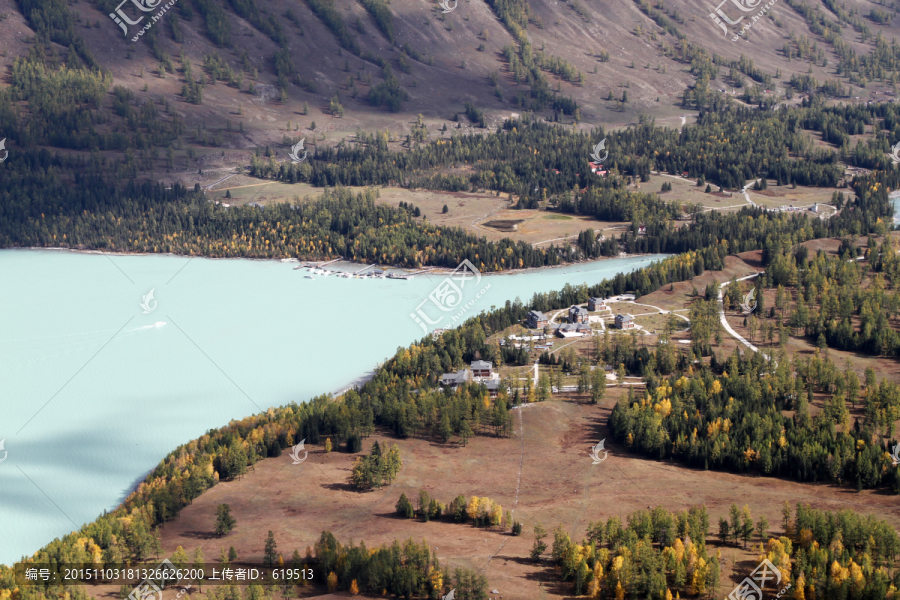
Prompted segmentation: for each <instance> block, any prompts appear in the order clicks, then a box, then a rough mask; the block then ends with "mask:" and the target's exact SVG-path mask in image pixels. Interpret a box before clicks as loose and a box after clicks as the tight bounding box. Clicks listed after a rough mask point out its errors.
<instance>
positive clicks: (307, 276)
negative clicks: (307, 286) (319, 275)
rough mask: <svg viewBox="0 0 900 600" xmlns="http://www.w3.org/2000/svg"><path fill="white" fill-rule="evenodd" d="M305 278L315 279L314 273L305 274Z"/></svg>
mask: <svg viewBox="0 0 900 600" xmlns="http://www.w3.org/2000/svg"><path fill="white" fill-rule="evenodd" d="M303 277H304V279H315V277H313V276H312V275H304V276H303Z"/></svg>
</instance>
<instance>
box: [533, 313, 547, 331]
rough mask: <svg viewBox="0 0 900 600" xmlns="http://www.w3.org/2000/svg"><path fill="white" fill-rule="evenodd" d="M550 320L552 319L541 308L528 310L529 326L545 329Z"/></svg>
mask: <svg viewBox="0 0 900 600" xmlns="http://www.w3.org/2000/svg"><path fill="white" fill-rule="evenodd" d="M549 322H550V320H549V319H548V318H547V315H545V314H544V313H542V312H541V311H539V310H532V311H529V312H528V327H530V328H531V329H543V328H544V327H546V326H547V323H549Z"/></svg>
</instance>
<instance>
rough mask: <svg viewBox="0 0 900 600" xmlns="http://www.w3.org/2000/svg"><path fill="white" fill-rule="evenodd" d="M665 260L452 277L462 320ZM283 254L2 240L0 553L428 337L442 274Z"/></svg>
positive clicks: (4, 557)
mask: <svg viewBox="0 0 900 600" xmlns="http://www.w3.org/2000/svg"><path fill="white" fill-rule="evenodd" d="M660 258H662V256H652V257H637V258H620V259H612V260H606V261H599V262H594V263H589V264H580V265H574V266H571V267H565V268H559V269H545V270H538V271H528V272H523V273H518V274H515V275H486V276H484V277H482V278H481V280H480V282H478V283H477V284H475V283H474V282H471V281H470V282H469V284H468V285H466V286H465V287H464V289H463V290H462V291H463V298H464V299H465V301H466V302H469V301H472V300H475V304H474V305H473V306H472V307H471V308H470V310H469V312H468V313H467V314H466V315H465V316H466V318H467V317H468V316H471V315H473V314H475V313H477V312H480V311H481V310H485V309H490V307H491V306H492V305H496V306H501V305H502V304H503V303H505V302H506V300H513V299H515V298H516V297H519V298H521V299H522V301H523V302H528V301H529V300H530V298H531V296H532V294H533V293H534V292H535V291H549V290H554V289H560V288H561V287H562V286H563V285H564V284H566V283H570V284H573V285H577V284H580V283H588V284H593V283H597V282H599V281H601V280H603V279H604V278H607V277H610V276H612V275H614V274H616V273H617V272H620V271H623V272H624V271H630V270H633V269H635V268H639V267H643V266H646V265H648V264H650V262H651V261H652V260H656V259H660ZM294 266H296V263H280V262H276V261H251V260H209V259H203V258H196V259H189V258H181V257H173V256H159V255H151V256H104V255H96V254H77V253H72V252H64V251H41V250H3V251H0V274H2V277H0V282H2V285H0V307H2V311H0V440H5V449H3V450H0V461H2V462H0V540H3V544H0V563H5V564H11V563H12V562H13V561H15V560H18V559H19V558H20V557H22V556H23V555H30V554H31V553H33V552H34V551H36V550H38V549H39V548H40V547H42V546H44V545H45V544H46V543H48V542H49V541H51V540H52V539H53V538H55V537H59V536H61V535H64V534H65V533H67V532H69V531H72V530H73V529H76V528H77V527H80V526H81V525H82V524H83V523H85V522H89V521H91V520H93V519H94V518H96V516H97V515H98V514H100V513H101V512H102V511H103V510H109V509H113V508H114V507H116V506H117V505H118V504H119V503H120V502H121V501H122V500H123V499H124V497H125V496H126V495H127V494H128V493H129V492H130V491H131V490H132V489H133V488H134V486H135V485H136V483H137V482H139V481H140V480H142V479H143V478H144V477H145V476H146V474H147V473H148V472H149V471H150V470H151V469H152V468H154V467H155V466H156V465H157V464H158V463H159V461H160V460H161V459H162V458H163V457H165V455H166V454H167V453H168V452H169V451H171V450H173V449H174V448H175V447H177V446H178V445H179V444H182V443H184V442H187V441H189V440H191V439H194V438H196V437H199V436H200V435H202V434H203V433H204V432H206V431H207V430H208V429H210V428H215V427H220V426H222V425H225V424H227V423H228V421H229V420H231V419H240V418H242V417H245V416H247V415H250V414H253V413H256V412H260V411H261V410H265V409H266V408H268V407H270V406H279V405H283V404H286V403H289V402H291V401H297V402H303V401H305V400H307V399H309V398H310V397H312V396H315V395H317V394H321V393H325V392H335V391H337V390H340V389H344V388H346V387H347V386H348V385H350V384H352V383H353V382H354V381H357V380H358V379H359V378H360V377H363V376H365V375H366V374H367V373H368V372H370V371H371V369H373V368H374V367H375V366H376V364H377V363H379V362H380V361H383V360H384V359H385V358H387V357H390V356H392V355H393V354H394V352H395V351H396V350H397V348H398V347H400V346H407V345H409V344H410V343H411V342H413V341H415V340H416V339H419V338H421V337H422V335H423V331H422V329H421V328H420V326H419V325H418V324H417V323H416V322H415V321H414V320H413V319H412V318H410V313H412V312H415V311H416V309H417V307H419V305H420V303H421V302H422V301H423V300H426V304H425V305H422V307H421V310H422V311H423V312H424V313H425V314H426V316H428V318H429V319H431V320H432V321H434V320H436V319H437V317H438V316H439V315H440V314H442V313H440V311H438V310H437V309H436V308H435V306H434V305H433V304H431V302H430V301H428V300H427V299H428V298H429V294H430V293H431V292H432V290H434V288H435V286H436V285H438V284H439V283H440V282H441V281H442V280H443V279H444V277H443V276H430V277H429V276H417V277H416V278H415V279H412V280H408V281H391V280H360V279H343V278H336V277H327V278H323V277H316V278H315V279H314V280H310V279H306V278H305V277H304V275H305V274H306V271H305V270H302V271H295V270H293V267H294ZM487 286H489V288H488V289H486V290H485V291H484V292H483V293H482V295H481V297H480V298H478V299H477V300H476V299H475V298H476V296H477V295H478V293H479V292H481V291H482V290H484V288H485V287H487ZM150 290H153V298H147V299H146V301H145V299H144V296H145V295H146V294H148V292H150ZM142 304H143V306H142ZM146 309H151V310H150V311H149V312H145V310H146ZM450 314H452V313H450ZM448 320H449V319H448V318H447V317H445V318H444V319H443V322H441V323H438V324H435V325H434V326H431V327H429V330H431V329H433V328H434V327H437V326H445V325H446V323H447V321H448Z"/></svg>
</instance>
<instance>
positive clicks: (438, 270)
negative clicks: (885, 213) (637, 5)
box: [0, 192, 900, 277]
mask: <svg viewBox="0 0 900 600" xmlns="http://www.w3.org/2000/svg"><path fill="white" fill-rule="evenodd" d="M898 193H900V192H898ZM0 250H48V251H50V250H52V251H56V252H71V253H73V254H87V255H95V256H169V257H173V258H188V259H193V258H205V259H207V260H251V261H259V262H278V263H281V262H284V263H285V264H292V263H293V262H295V261H296V262H298V263H304V262H306V263H319V264H321V263H326V262H341V263H345V264H353V265H359V266H361V267H365V266H369V265H368V264H367V263H361V262H356V261H353V260H345V259H343V258H338V259H326V260H321V261H314V260H300V259H299V258H293V257H283V258H255V257H247V256H232V257H221V258H220V257H212V256H205V255H201V254H197V255H190V254H175V253H172V252H106V251H104V250H81V249H78V248H63V247H59V246H54V247H50V248H44V247H40V246H28V247H12V248H0ZM660 254H664V253H659V252H657V253H653V252H651V253H647V254H625V253H622V254H619V255H618V256H604V257H601V258H595V259H591V260H578V261H575V262H570V263H561V264H558V265H547V266H544V267H528V268H524V269H508V270H505V271H488V272H485V273H482V274H481V275H482V276H483V277H488V276H492V275H519V274H522V273H531V272H535V273H536V272H540V271H545V270H550V269H562V268H566V267H573V266H577V265H591V264H594V263H600V262H605V261H609V260H616V259H621V258H640V257H642V256H659V255H660ZM667 256H670V255H667ZM286 258H292V260H291V261H290V262H286V261H285V259H286ZM372 266H374V267H375V268H377V269H382V270H384V269H393V270H394V271H400V272H404V273H418V274H419V275H423V276H424V275H445V276H446V275H449V274H451V273H453V271H454V269H452V268H450V267H429V266H422V267H416V268H413V267H398V266H394V265H380V264H375V265H372ZM423 269H428V271H427V272H425V273H419V272H420V271H422V270H423Z"/></svg>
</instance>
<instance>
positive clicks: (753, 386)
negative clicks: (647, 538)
mask: <svg viewBox="0 0 900 600" xmlns="http://www.w3.org/2000/svg"><path fill="white" fill-rule="evenodd" d="M646 352H647V351H646V350H644V349H642V350H636V351H635V354H639V353H646ZM682 356H684V355H682ZM638 358H642V359H643V361H642V362H643V369H644V376H645V378H647V381H648V391H647V393H646V394H645V395H644V396H643V397H635V396H633V395H632V394H629V397H628V399H627V400H624V401H620V402H619V403H618V404H617V405H616V407H615V408H614V409H613V412H612V414H611V415H610V418H609V425H610V429H611V432H612V434H613V437H614V439H616V440H617V441H619V442H621V443H623V444H625V445H626V446H627V447H628V448H630V449H632V450H634V451H636V452H639V453H641V454H644V455H647V456H652V457H653V458H660V459H662V458H666V457H673V458H676V459H678V460H682V461H684V462H686V463H687V464H690V465H692V466H695V467H702V468H708V469H727V470H732V471H755V472H760V473H762V474H765V475H775V476H780V477H789V478H793V479H798V480H800V481H832V482H835V483H844V484H846V483H850V484H854V485H855V486H856V487H857V488H858V489H862V488H875V487H882V486H891V487H893V488H894V491H895V492H900V469H898V467H896V466H893V465H892V461H891V457H890V440H889V438H890V436H891V435H892V433H893V425H892V423H893V422H894V420H895V419H896V418H897V417H898V416H900V412H898V411H900V386H897V385H896V384H894V383H891V382H888V381H885V380H882V381H881V382H880V383H877V382H876V380H875V374H874V371H872V372H869V373H867V375H866V381H865V386H864V387H862V386H861V385H860V382H859V380H858V378H857V376H856V373H855V372H854V371H852V370H849V369H847V370H844V371H843V372H842V370H841V369H839V368H838V367H837V366H836V365H835V364H834V363H833V362H832V361H831V360H830V359H829V358H828V357H827V356H822V355H820V354H819V352H818V351H817V352H816V354H815V355H814V356H813V357H811V358H808V359H805V360H804V359H796V360H790V359H789V358H787V357H786V356H784V354H783V353H781V354H780V355H779V356H778V357H777V360H773V361H767V360H766V359H765V358H763V355H762V354H760V353H753V354H752V356H750V357H742V356H741V355H739V354H738V353H737V351H736V352H735V354H733V355H732V356H730V357H729V358H728V360H727V361H726V362H724V363H722V362H720V361H719V360H718V359H717V358H716V357H715V355H714V356H713V359H712V361H711V364H710V365H709V366H702V367H701V368H700V369H699V370H698V369H697V368H696V367H691V366H690V365H689V363H690V362H691V361H690V360H687V361H685V360H683V359H681V358H680V359H679V363H678V364H677V366H676V371H675V372H673V373H671V374H669V375H664V374H663V373H662V371H663V370H665V369H666V368H667V367H668V365H667V363H665V362H664V361H662V360H661V359H660V358H659V357H658V356H654V355H652V354H646V355H645V356H643V357H638ZM861 392H862V393H861ZM816 393H818V394H820V395H824V396H825V399H824V407H823V409H822V410H821V411H819V412H818V413H817V414H816V415H815V416H813V415H812V414H811V411H810V405H811V403H812V402H813V401H814V394H816ZM855 407H858V408H860V409H862V412H863V415H864V416H863V417H862V418H861V419H857V420H856V421H855V422H853V423H852V425H851V419H850V409H851V408H855ZM783 411H793V413H794V414H793V415H792V416H785V414H784V413H783Z"/></svg>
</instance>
